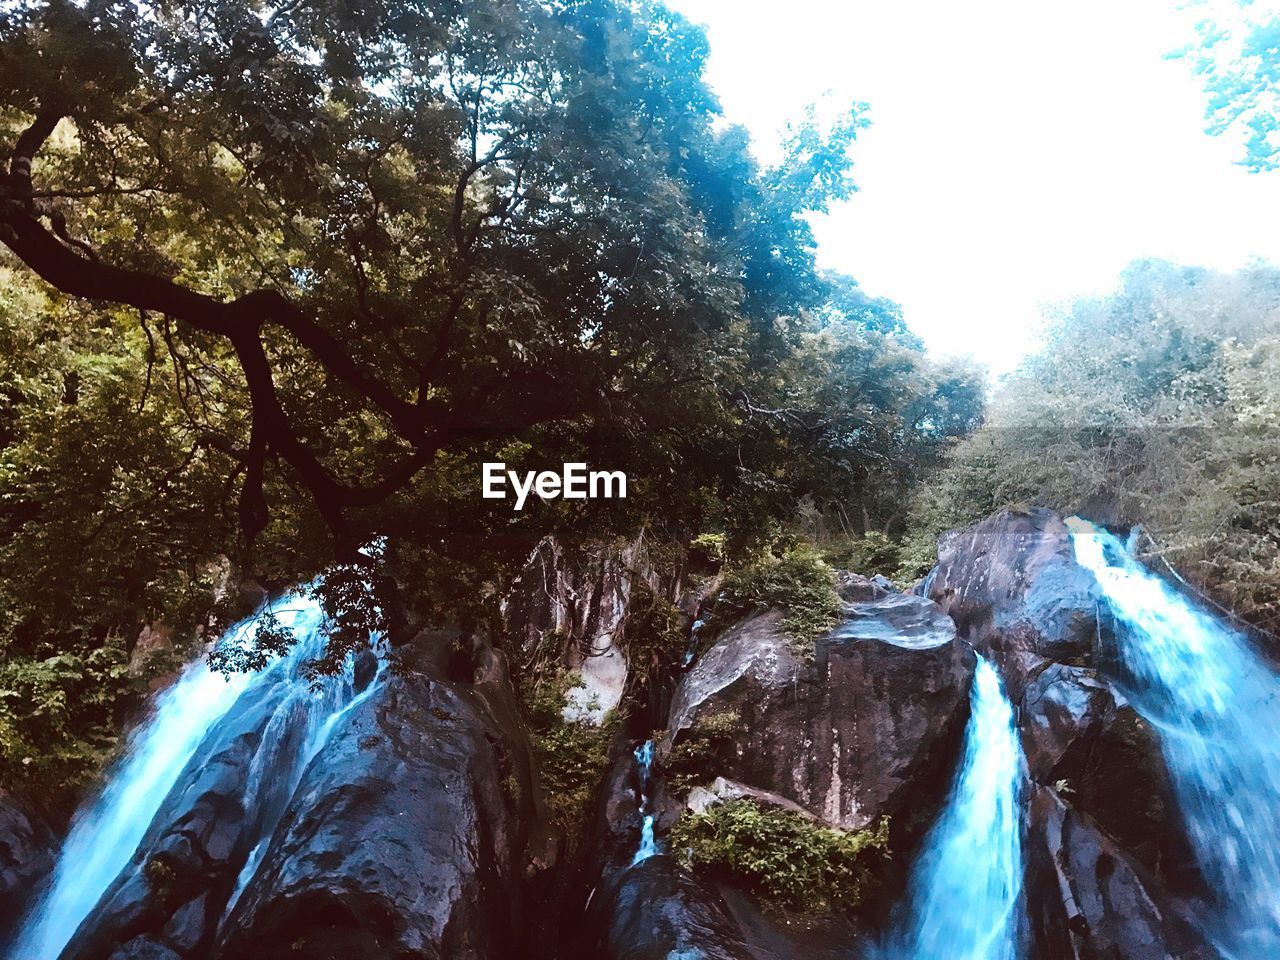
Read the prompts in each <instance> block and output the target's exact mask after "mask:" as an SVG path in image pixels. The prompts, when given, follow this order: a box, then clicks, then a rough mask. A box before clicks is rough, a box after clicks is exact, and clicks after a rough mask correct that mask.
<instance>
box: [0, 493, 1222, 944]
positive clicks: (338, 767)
mask: <svg viewBox="0 0 1280 960" xmlns="http://www.w3.org/2000/svg"><path fill="white" fill-rule="evenodd" d="M838 586H839V591H840V595H841V598H842V609H841V615H840V617H839V621H838V623H837V624H836V626H835V627H834V628H833V629H831V630H830V631H829V632H827V633H825V634H824V635H822V636H819V637H816V638H810V639H809V640H808V641H807V642H804V641H798V640H797V638H795V637H794V636H791V635H789V634H788V632H787V630H786V629H785V627H784V616H785V611H783V610H780V609H761V610H756V611H754V612H751V613H749V614H747V615H746V616H743V617H740V618H736V619H727V620H726V619H725V618H724V617H718V618H712V619H713V622H714V625H713V626H711V627H707V628H703V627H702V625H701V624H702V620H703V619H706V617H707V614H708V611H710V610H712V609H713V607H714V604H715V600H716V593H717V590H718V580H717V579H716V577H715V575H714V570H706V569H704V570H702V571H701V576H690V575H689V571H687V570H686V569H685V564H684V562H683V560H682V559H680V554H678V553H677V552H673V551H671V550H670V549H669V548H666V547H663V548H661V549H659V548H657V547H655V546H654V545H653V544H650V543H645V542H644V541H637V542H632V543H622V544H613V545H602V546H601V547H599V548H598V549H596V550H593V551H588V552H585V553H575V554H570V553H569V552H567V551H565V550H563V549H562V548H561V547H560V546H558V545H557V544H555V543H553V542H550V541H548V542H546V543H544V544H542V545H541V546H540V547H539V549H538V550H537V551H536V552H535V554H534V555H533V556H532V557H531V558H530V561H529V564H528V566H527V568H526V570H525V571H524V573H523V575H522V576H521V578H520V579H519V581H518V582H517V583H516V584H515V585H514V587H513V589H512V590H511V592H510V594H509V596H508V598H507V600H506V601H505V603H504V606H503V622H502V624H501V630H500V634H501V635H495V636H493V637H486V636H482V635H462V634H460V633H459V632H457V631H452V632H450V631H445V632H443V633H441V632H436V633H422V634H419V635H418V636H416V637H414V638H412V639H411V640H409V641H406V642H405V643H403V644H402V645H401V648H400V658H399V660H398V663H399V666H398V668H397V669H396V670H394V671H382V672H381V673H379V672H378V671H377V670H376V665H375V664H371V663H366V664H363V665H361V666H360V668H359V670H358V671H357V673H358V676H357V677H356V678H355V681H354V682H355V687H354V689H353V690H352V691H350V693H351V700H350V704H349V706H348V707H345V708H343V709H342V710H341V711H339V712H338V713H336V714H335V719H334V720H333V722H332V725H331V728H326V739H325V740H324V743H323V748H322V749H320V750H318V752H316V753H315V755H314V756H313V757H309V758H304V759H305V760H306V762H305V763H301V764H300V765H299V767H298V771H297V773H296V775H294V776H291V777H289V778H283V777H273V776H272V770H273V769H284V765H283V762H282V761H280V760H279V759H278V757H279V756H282V755H290V756H296V755H297V752H298V750H299V749H300V747H299V738H301V737H303V732H304V726H303V724H302V720H301V714H299V715H298V716H297V717H295V716H294V714H293V713H292V712H291V710H290V709H289V708H288V701H287V698H288V697H290V696H292V695H293V692H292V689H291V688H289V687H287V686H284V685H281V686H278V687H276V688H272V690H271V691H270V692H269V694H266V695H262V696H258V697H255V698H253V699H252V700H248V701H246V702H243V703H237V706H236V708H235V710H233V711H232V712H231V713H230V714H229V715H228V717H227V718H226V719H225V720H224V721H223V722H222V723H221V725H220V726H219V727H218V729H217V730H216V731H215V733H216V738H217V739H216V742H215V743H214V744H213V747H212V749H211V750H210V752H209V753H208V754H207V755H206V759H205V760H204V761H203V762H202V763H200V764H193V765H192V766H191V767H190V768H189V769H187V770H186V771H185V772H184V773H183V774H182V776H181V777H180V778H179V779H178V781H177V784H176V785H175V787H174V788H173V790H172V791H171V793H170V794H169V796H168V798H167V799H166V801H165V802H164V803H163V804H162V805H161V807H160V812H159V813H158V814H157V816H156V817H155V820H154V821H153V823H152V825H151V827H150V829H149V830H148V832H147V834H146V836H145V838H144V840H143V842H142V844H141V845H140V847H139V849H138V852H137V854H136V855H135V856H134V857H133V859H132V861H131V864H130V866H129V867H128V868H127V869H126V870H125V871H124V872H123V873H122V874H121V875H120V876H119V878H118V879H117V880H116V882H115V883H114V884H113V885H112V886H111V887H110V888H109V889H108V890H107V891H106V893H105V895H104V896H103V898H102V899H101V901H100V902H99V905H98V907H97V908H96V909H95V910H94V911H93V913H92V915H91V916H90V918H89V919H88V920H86V922H85V923H84V924H83V925H82V926H81V927H80V929H79V930H78V931H77V932H76V935H75V936H74V938H73V939H72V940H71V942H70V944H69V945H68V947H67V949H66V952H65V953H64V954H63V957H64V960H126V958H132V960H143V958H146V960H233V958H240V957H254V958H260V960H274V958H280V960H284V958H292V957H296V956H307V957H310V958H318V960H323V958H335V960H336V958H348V960H383V958H386V960H392V958H395V960H408V958H433V960H434V958H451V960H453V958H458V960H499V958H511V957H530V958H534V960H537V958H539V957H545V958H548V960H551V958H554V957H569V956H573V957H587V958H597V960H670V958H672V957H682V958H683V957H703V958H708V960H792V958H795V960H799V958H806V960H812V958H817V960H823V958H827V957H830V958H832V960H834V958H836V957H841V958H847V957H849V956H851V955H858V954H859V953H862V954H867V955H869V954H870V952H871V951H872V948H873V947H874V946H875V944H876V943H877V942H878V939H879V931H881V930H883V928H884V926H885V924H886V923H887V922H888V918H889V916H890V912H891V909H892V908H893V906H894V905H895V904H900V903H901V901H902V897H903V893H904V890H905V888H906V880H907V875H908V871H909V867H910V865H911V864H912V862H913V861H914V860H915V859H916V858H917V857H918V856H919V854H920V848H921V844H922V841H923V838H924V837H925V835H926V834H927V832H928V830H929V828H930V826H931V824H932V823H934V821H935V820H936V819H937V817H938V815H939V812H940V810H941V807H942V805H943V803H944V801H945V800H946V797H947V793H948V786H949V785H950V784H951V783H952V781H953V778H954V777H955V776H956V773H957V764H958V762H959V755H960V752H961V751H960V744H961V738H962V735H963V733H964V731H965V728H966V723H967V721H968V718H969V710H970V686H971V683H972V680H973V674H974V665H975V653H978V654H982V655H983V656H985V657H987V658H988V659H989V660H990V661H992V662H993V663H994V664H996V666H997V667H998V670H999V672H1000V674H1001V677H1002V680H1003V684H1004V688H1005V690H1006V691H1007V693H1008V696H1009V698H1010V699H1011V701H1012V702H1013V704H1014V708H1015V716H1016V721H1017V725H1018V729H1019V732H1020V736H1021V740H1022V745H1023V750H1024V752H1025V756H1026V771H1025V774H1026V777H1027V781H1028V786H1027V788H1026V790H1025V798H1026V799H1025V824H1026V837H1025V841H1024V845H1023V850H1024V858H1025V884H1024V891H1025V892H1024V896H1023V900H1024V901H1025V902H1024V904H1023V906H1024V909H1025V915H1026V918H1027V919H1026V922H1025V923H1024V924H1023V925H1022V934H1021V935H1022V937H1023V940H1024V943H1023V945H1022V946H1023V949H1024V952H1025V954H1026V956H1027V958H1028V960H1058V958H1079V960H1084V958H1094V957H1097V958H1101V957H1106V958H1109V960H1162V958H1174V957H1176V958H1187V957H1200V956H1205V957H1208V956H1212V953H1210V952H1209V951H1208V950H1207V948H1206V947H1205V946H1204V944H1203V943H1201V942H1200V940H1199V937H1198V935H1197V934H1196V932H1195V926H1194V924H1193V923H1192V922H1191V917H1192V916H1194V914H1195V907H1196V903H1197V899H1198V898H1199V897H1201V896H1202V894H1203V893H1204V891H1202V890H1201V889H1200V881H1199V878H1198V877H1197V875H1196V872H1195V870H1194V868H1193V866H1192V862H1191V859H1190V855H1189V853H1188V850H1187V844H1186V842H1185V840H1184V839H1183V837H1182V835H1181V829H1180V827H1179V822H1180V821H1179V819H1178V812H1177V809H1176V804H1175V802H1174V799H1173V794H1172V791H1171V790H1170V787H1169V782H1168V773H1167V771H1166V770H1165V768H1164V765H1163V762H1162V760H1161V757H1160V752H1159V750H1158V749H1157V747H1156V742H1155V738H1154V734H1153V731H1151V730H1150V729H1149V728H1148V727H1147V725H1146V723H1145V722H1144V721H1143V720H1142V719H1141V717H1139V716H1138V715H1137V714H1136V712H1135V711H1134V710H1133V709H1132V707H1131V706H1130V705H1129V703H1128V701H1127V700H1126V698H1125V696H1124V694H1123V689H1124V682H1125V678H1124V676H1123V674H1122V672H1121V671H1119V670H1118V668H1117V665H1116V661H1115V658H1114V656H1113V653H1112V645H1113V635H1112V629H1113V627H1112V624H1110V623H1109V620H1108V617H1107V615H1106V613H1105V609H1104V606H1103V604H1102V603H1101V602H1100V599H1099V597H1098V594H1097V588H1096V583H1095V582H1094V581H1093V580H1092V578H1091V577H1090V576H1088V575H1087V574H1086V573H1085V571H1083V570H1082V569H1081V568H1080V567H1079V566H1078V565H1077V564H1076V563H1075V562H1074V560H1073V558H1072V553H1071V548H1070V542H1069V537H1068V531H1067V528H1066V526H1065V525H1064V523H1063V521H1062V518H1060V517H1058V516H1057V515H1055V514H1052V513H1050V512H1047V511H1028V512H1013V511H1006V512H1002V513H1000V514H997V515H995V516H993V517H991V518H989V519H988V520H986V521H984V522H983V523H981V524H978V525H977V526H975V527H974V528H972V529H970V530H966V531H960V532H957V533H954V534H951V535H949V536H947V537H945V538H944V539H943V541H942V543H941V544H940V549H939V558H938V566H937V568H936V569H935V571H934V572H933V573H932V574H931V575H930V576H929V578H928V579H927V580H926V581H925V582H924V583H923V584H922V585H921V586H920V588H919V589H918V590H917V591H916V592H913V593H901V592H897V591H896V590H894V589H893V588H892V586H891V585H889V584H888V583H887V582H885V581H874V582H873V581H870V580H866V579H864V578H861V577H858V576H856V575H855V574H851V573H847V574H843V575H842V576H841V579H840V581H839V584H838ZM655 631H656V632H655ZM655 637H660V638H661V639H663V640H664V642H665V643H666V648H665V652H663V653H659V652H657V650H658V648H657V647H656V646H655V644H654V642H653V640H654V638H655ZM673 638H675V639H676V641H677V642H674V643H673ZM509 660H510V661H512V662H514V663H515V665H516V668H517V670H518V672H519V673H520V674H522V675H523V676H524V677H525V680H526V682H525V684H524V685H523V686H524V688H523V689H522V684H521V683H519V682H516V681H515V680H514V679H513V677H512V673H513V669H512V667H510V666H509ZM375 674H376V676H375ZM530 677H534V678H536V679H537V680H538V682H539V683H544V684H550V683H551V682H552V681H551V680H550V679H548V678H559V681H558V682H560V683H561V686H560V687H558V688H554V690H555V692H556V693H557V695H560V696H562V699H560V700H555V701H553V706H554V709H553V710H552V711H551V713H550V717H551V720H550V725H549V726H548V725H547V722H545V718H544V722H542V725H541V726H539V723H538V722H535V720H534V719H533V718H532V715H531V713H530V707H529V702H528V700H529V697H530V696H533V695H545V689H547V687H545V686H544V687H542V688H539V687H537V686H536V685H535V686H530V685H529V682H528V681H529V678H530ZM538 689H542V690H544V694H536V693H531V692H530V691H531V690H533V691H536V690H538ZM646 740H651V741H652V744H651V752H645V751H644V750H638V749H637V748H639V747H640V745H641V744H642V743H643V742H644V741H646ZM566 758H567V759H566ZM551 764H558V765H560V766H557V767H556V768H555V769H552V768H551V766H549V765H551ZM566 776H568V777H576V778H577V780H575V781H573V787H574V790H575V792H574V795H573V802H572V804H570V805H567V806H566V802H565V800H564V798H563V797H557V796H552V797H548V796H547V795H546V794H547V789H546V786H547V784H548V783H555V784H563V783H565V782H568V781H566V780H565V777H566ZM548 800H550V801H552V802H551V803H548ZM730 814H732V815H733V816H737V817H740V818H742V819H741V821H740V822H741V823H743V824H748V825H755V826H758V827H759V831H758V835H757V834H750V835H748V833H747V832H743V833H741V834H739V835H735V836H734V837H732V838H731V840H732V842H734V843H739V844H748V843H766V844H767V843H774V844H788V843H790V844H794V845H795V851H796V852H795V854H794V862H795V864H796V871H795V873H796V877H798V878H799V879H794V882H792V881H789V882H792V885H791V886H789V887H784V886H782V885H781V884H780V883H770V881H769V878H768V877H765V878H763V879H762V878H761V877H760V876H758V875H756V874H753V873H752V871H751V869H750V865H749V864H748V865H746V866H744V865H743V863H742V862H740V861H735V860H734V857H733V854H734V849H733V847H732V843H729V844H728V846H727V847H726V846H725V844H724V843H721V846H720V847H719V848H717V849H718V850H719V852H720V854H721V855H722V856H721V858H720V859H715V858H714V857H710V858H709V857H705V856H699V853H698V850H696V849H695V847H694V842H693V841H692V840H690V839H689V838H690V837H694V836H696V835H697V834H696V831H697V830H699V829H705V828H708V825H710V826H712V827H714V826H715V825H717V824H720V823H721V821H719V820H717V817H721V816H728V815H730ZM741 829H742V830H743V831H747V829H748V828H747V827H742V828H741ZM761 836H763V837H765V838H766V839H765V840H764V841H761V840H760V839H759V838H760V837H761ZM51 840H52V838H51V834H50V831H49V830H48V828H46V827H44V826H42V825H41V824H40V823H39V820H38V818H37V817H35V815H34V814H33V813H32V812H31V810H30V809H29V807H27V806H26V805H25V804H22V803H19V802H18V801H17V800H15V799H13V798H9V797H3V798H0V898H3V899H0V905H3V906H4V909H3V910H0V917H12V916H14V915H16V913H17V910H18V904H19V903H20V902H22V901H23V900H24V899H26V898H28V897H29V895H30V892H31V889H32V887H33V886H34V885H35V883H36V881H37V878H38V877H39V876H40V875H42V874H44V873H46V872H47V871H48V869H49V866H50V864H51V853H50V846H51ZM723 840H724V838H723V837H718V838H717V842H720V841H723ZM814 850H817V851H820V852H823V851H834V853H832V854H831V857H833V858H835V860H833V861H832V862H836V861H838V862H839V863H841V864H844V865H845V866H843V867H842V868H841V869H842V870H843V873H841V874H840V875H839V876H835V877H833V876H828V875H827V874H824V873H822V868H821V862H822V861H823V858H824V857H827V854H826V853H825V852H823V853H822V855H821V856H819V857H818V858H817V861H818V862H819V867H818V868H817V870H816V872H814V871H810V872H809V873H805V872H804V870H803V869H802V867H803V865H804V864H806V863H809V862H810V861H809V860H806V859H805V858H806V857H809V858H810V859H812V857H811V854H812V852H813V851H814ZM752 854H753V855H758V856H759V858H761V859H762V860H763V861H764V862H774V863H778V864H781V863H784V862H785V860H786V858H787V857H788V856H790V854H789V853H788V851H787V850H786V849H784V850H783V851H782V854H781V859H779V860H775V861H770V860H769V857H770V856H774V855H775V854H777V851H769V850H767V849H760V848H758V847H753V848H752ZM831 857H828V858H827V859H831ZM841 857H844V858H845V859H844V860H840V859H839V858H841ZM779 872H780V873H781V872H787V871H779ZM804 884H812V886H811V887H806V886H804Z"/></svg>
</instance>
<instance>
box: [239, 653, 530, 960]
mask: <svg viewBox="0 0 1280 960" xmlns="http://www.w3.org/2000/svg"><path fill="white" fill-rule="evenodd" d="M497 688H498V684H497V683H496V682H495V683H494V689H491V690H485V689H484V688H483V687H482V686H481V685H477V686H470V685H462V684H456V683H449V682H445V681H442V680H436V679H432V678H430V677H428V676H424V675H420V674H419V675H412V676H408V677H391V678H389V679H388V680H386V681H385V684H384V686H383V688H382V689H381V690H380V691H379V692H378V693H377V695H376V696H373V697H371V698H370V699H368V700H366V701H365V702H364V703H362V704H360V705H359V706H358V707H356V708H355V709H354V710H353V711H352V712H351V713H350V714H349V715H348V716H347V718H345V721H344V724H343V728H342V730H341V731H340V732H338V733H336V734H335V735H334V737H333V739H332V740H331V741H330V743H329V745H328V746H327V748H326V750H325V751H324V753H323V754H322V755H321V756H319V757H317V758H316V760H315V762H313V763H312V764H311V766H310V767H309V768H308V769H307V771H306V773H305V775H304V777H303V780H302V782H301V783H300V784H299V786H298V788H297V790H296V791H295V792H294V795H293V799H292V801H291V803H290V805H289V807H288V809H286V811H285V813H284V816H283V818H282V821H281V825H280V827H279V829H277V831H276V832H275V834H274V836H273V837H272V840H271V843H270V846H269V847H268V848H267V851H266V856H265V857H264V861H263V866H262V868H261V869H260V870H259V871H258V872H257V874H256V875H255V876H254V878H253V880H252V881H251V882H250V883H249V885H248V887H247V888H246V889H245V891H244V893H243V895H242V896H241V898H240V900H239V901H238V903H237V904H236V906H235V908H234V910H233V912H232V913H231V915H230V917H229V918H228V920H227V922H226V924H225V926H224V930H223V933H222V934H221V935H220V942H219V947H218V949H217V950H215V952H214V956H216V957H218V958H222V960H232V958H241V957H250V956H252V957H255V958H257V960H275V958H281V960H283V958H286V957H287V958H293V957H296V956H301V955H305V956H309V957H339V956H340V957H343V958H351V960H363V958H369V960H373V958H378V960H382V958H390V957H410V956H411V957H417V958H451V960H481V958H489V960H498V958H507V957H512V956H517V955H519V951H520V942H521V939H520V929H521V921H522V916H521V912H522V911H521V904H522V895H521V885H522V882H523V880H524V878H525V876H526V870H529V869H532V868H533V863H532V858H530V857H529V856H528V849H529V848H528V841H529V839H530V836H531V822H532V820H533V819H534V813H533V811H534V809H535V804H534V803H533V800H532V786H531V784H530V782H529V779H528V769H529V760H528V745H527V743H525V742H523V740H522V738H521V737H520V736H519V735H518V734H516V733H515V732H514V731H512V730H510V729H508V728H507V726H506V725H505V724H504V723H503V722H502V720H501V718H499V717H498V716H497V715H496V714H497V712H498V711H495V710H494V709H493V707H492V704H491V703H490V702H488V701H489V700H491V699H492V698H493V696H494V695H495V690H496V689H497ZM506 689H507V691H508V695H509V686H508V687H507V688H506ZM508 706H509V704H508Z"/></svg>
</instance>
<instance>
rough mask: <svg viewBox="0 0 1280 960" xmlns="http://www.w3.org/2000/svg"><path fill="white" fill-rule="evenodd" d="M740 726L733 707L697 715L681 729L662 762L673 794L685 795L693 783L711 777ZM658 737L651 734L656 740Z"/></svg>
mask: <svg viewBox="0 0 1280 960" xmlns="http://www.w3.org/2000/svg"><path fill="white" fill-rule="evenodd" d="M741 729H742V718H741V717H740V716H739V715H738V712H737V711H736V710H721V711H718V712H716V713H711V714H708V715H706V716H699V717H698V718H697V719H696V720H695V721H694V723H693V725H692V726H691V727H689V729H688V730H685V731H682V735H681V737H680V739H679V741H678V742H677V743H676V744H675V745H674V746H672V748H671V750H670V751H669V752H668V753H667V755H666V757H665V758H664V759H663V761H662V772H663V775H664V776H665V778H666V782H667V788H668V789H669V790H670V791H671V793H672V795H673V796H677V797H683V796H686V795H687V794H688V793H689V791H690V790H692V789H693V788H694V787H695V786H697V785H698V784H700V783H706V782H707V781H708V780H709V779H711V775H712V774H713V773H714V771H715V769H716V763H717V760H718V759H719V758H720V757H721V756H722V755H723V753H724V751H725V750H726V749H729V748H731V747H732V745H733V742H734V739H735V737H736V736H737V734H738V733H739V732H740V731H741ZM658 739H659V737H658V736H655V737H654V740H655V741H656V740H658Z"/></svg>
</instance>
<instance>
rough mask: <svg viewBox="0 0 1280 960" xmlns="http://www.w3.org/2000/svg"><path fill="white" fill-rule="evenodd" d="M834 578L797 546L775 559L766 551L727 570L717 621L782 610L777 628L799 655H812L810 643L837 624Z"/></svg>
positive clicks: (804, 548) (822, 563) (813, 556)
mask: <svg viewBox="0 0 1280 960" xmlns="http://www.w3.org/2000/svg"><path fill="white" fill-rule="evenodd" d="M835 583H836V574H835V570H833V569H832V568H831V567H830V566H828V564H827V562H826V561H825V560H823V559H822V557H821V555H820V554H819V553H818V552H817V551H816V550H814V549H813V548H812V547H810V546H805V545H798V546H793V547H790V548H789V549H787V550H785V551H784V552H783V553H782V554H781V555H780V556H779V555H775V554H774V553H773V552H771V551H770V552H766V553H764V554H762V555H760V556H758V557H757V558H756V559H754V560H752V561H751V562H749V563H747V564H746V565H744V566H741V567H736V568H734V569H731V570H729V571H728V572H727V573H726V574H725V577H724V586H723V589H722V591H721V595H720V599H719V601H718V602H717V604H716V609H715V615H716V617H717V619H720V618H723V617H727V616H728V617H738V616H742V615H745V614H748V613H752V612H756V611H762V610H767V609H769V608H770V607H782V608H783V609H784V610H785V611H786V618H785V619H784V620H783V623H782V629H783V632H784V633H785V634H786V635H787V638H788V639H789V640H791V641H792V642H793V643H794V644H795V645H796V646H797V648H798V649H800V650H801V652H803V653H805V654H811V653H812V641H813V640H815V639H816V638H817V637H819V636H821V635H822V634H824V633H826V632H827V631H828V630H830V629H831V628H832V627H833V626H835V624H836V622H837V621H838V620H839V619H840V611H841V603H840V596H839V594H837V593H836V589H835Z"/></svg>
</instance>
